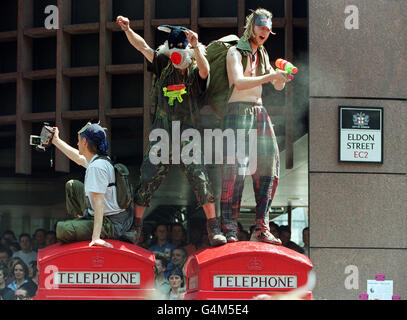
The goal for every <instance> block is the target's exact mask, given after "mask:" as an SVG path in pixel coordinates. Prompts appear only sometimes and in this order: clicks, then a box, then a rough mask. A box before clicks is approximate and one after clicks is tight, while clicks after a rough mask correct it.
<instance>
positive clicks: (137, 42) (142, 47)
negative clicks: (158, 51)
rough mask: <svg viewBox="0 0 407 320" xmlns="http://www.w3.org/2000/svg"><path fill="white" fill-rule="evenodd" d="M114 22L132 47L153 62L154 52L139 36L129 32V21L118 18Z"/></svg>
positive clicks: (131, 31) (124, 18)
mask: <svg viewBox="0 0 407 320" xmlns="http://www.w3.org/2000/svg"><path fill="white" fill-rule="evenodd" d="M116 21H117V23H118V24H119V26H120V27H121V28H122V30H123V31H124V32H125V33H126V36H127V39H128V40H129V42H130V43H131V44H132V46H133V47H135V48H136V49H137V50H138V51H140V52H141V53H142V54H143V55H144V57H145V58H146V59H147V60H148V61H150V62H153V58H154V50H153V49H152V48H150V46H149V45H148V44H147V42H146V41H145V40H144V39H143V38H142V37H141V36H140V35H138V34H137V33H135V32H134V31H133V30H131V28H130V20H129V19H128V18H126V17H123V16H118V17H117V20H116Z"/></svg>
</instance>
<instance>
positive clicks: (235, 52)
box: [228, 46, 242, 58]
mask: <svg viewBox="0 0 407 320" xmlns="http://www.w3.org/2000/svg"><path fill="white" fill-rule="evenodd" d="M228 57H231V58H236V57H237V58H241V57H242V55H241V54H240V52H239V50H237V48H236V47H235V46H232V47H230V48H229V50H228Z"/></svg>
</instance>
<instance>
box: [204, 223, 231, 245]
mask: <svg viewBox="0 0 407 320" xmlns="http://www.w3.org/2000/svg"><path fill="white" fill-rule="evenodd" d="M206 230H207V231H208V239H209V243H210V245H211V246H212V247H217V246H221V245H222V244H225V243H226V242H227V240H226V238H225V236H224V235H223V233H222V232H221V231H220V228H219V223H218V219H217V218H211V219H208V220H207V222H206Z"/></svg>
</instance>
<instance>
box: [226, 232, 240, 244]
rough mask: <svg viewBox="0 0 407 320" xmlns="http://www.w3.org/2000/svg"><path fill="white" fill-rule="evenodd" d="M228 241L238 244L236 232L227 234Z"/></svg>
mask: <svg viewBox="0 0 407 320" xmlns="http://www.w3.org/2000/svg"><path fill="white" fill-rule="evenodd" d="M226 240H227V242H228V243H234V242H238V241H239V240H238V239H237V235H236V233H235V232H227V233H226Z"/></svg>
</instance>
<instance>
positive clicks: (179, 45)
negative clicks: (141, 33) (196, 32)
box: [158, 25, 204, 69]
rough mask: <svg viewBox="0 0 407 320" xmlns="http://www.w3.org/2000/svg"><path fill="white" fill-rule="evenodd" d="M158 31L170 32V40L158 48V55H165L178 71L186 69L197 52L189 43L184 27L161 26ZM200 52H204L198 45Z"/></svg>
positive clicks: (200, 45) (201, 46) (202, 47)
mask: <svg viewBox="0 0 407 320" xmlns="http://www.w3.org/2000/svg"><path fill="white" fill-rule="evenodd" d="M158 30H161V31H164V32H168V33H169V36H168V40H166V41H165V43H164V44H163V45H161V46H160V47H159V48H158V54H164V55H166V56H167V57H168V58H170V59H171V62H172V64H173V66H174V67H175V68H177V69H186V68H188V67H189V66H190V64H191V63H192V59H194V58H195V52H194V50H193V49H192V48H191V46H190V44H189V43H188V39H187V37H186V35H185V32H184V30H188V29H187V28H184V27H174V26H170V25H163V26H159V27H158ZM198 47H199V49H200V50H204V46H203V45H202V44H198Z"/></svg>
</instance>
